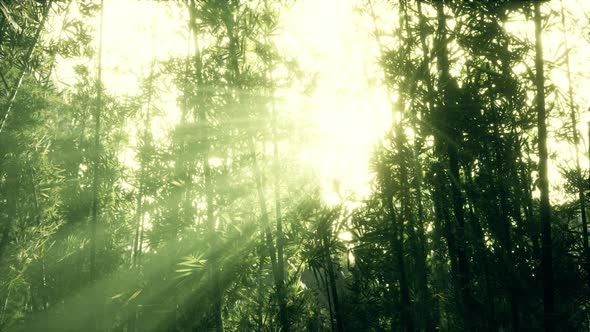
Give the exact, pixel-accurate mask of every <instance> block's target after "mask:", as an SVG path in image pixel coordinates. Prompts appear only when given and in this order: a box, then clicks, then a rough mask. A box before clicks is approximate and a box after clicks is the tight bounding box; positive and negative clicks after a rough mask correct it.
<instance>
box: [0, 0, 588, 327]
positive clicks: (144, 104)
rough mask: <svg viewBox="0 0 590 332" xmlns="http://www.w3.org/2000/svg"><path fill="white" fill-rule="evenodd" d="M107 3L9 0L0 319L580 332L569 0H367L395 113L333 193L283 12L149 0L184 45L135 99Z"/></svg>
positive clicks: (579, 110)
mask: <svg viewBox="0 0 590 332" xmlns="http://www.w3.org/2000/svg"><path fill="white" fill-rule="evenodd" d="M105 2H106V5H110V6H115V7H116V6H117V2H116V1H104V0H100V1H99V0H96V1H78V0H47V1H32V0H21V1H10V0H8V1H2V2H0V11H1V13H2V15H1V16H0V77H1V81H2V82H1V84H0V95H1V96H0V107H1V110H0V111H1V112H2V113H1V114H0V121H1V122H0V330H3V331H121V332H123V331H127V332H135V331H338V332H342V331H537V330H545V331H581V330H587V329H588V328H590V307H589V305H590V302H589V300H590V296H589V292H590V256H589V255H590V252H589V248H588V229H587V214H586V207H587V204H588V196H589V193H590V181H589V172H588V165H589V162H588V161H589V159H588V155H587V152H590V151H588V135H587V134H588V133H585V132H584V130H582V129H583V128H586V127H585V125H586V124H584V123H582V122H581V121H582V119H584V116H585V114H586V113H585V107H586V105H585V104H584V103H585V102H586V103H587V100H586V99H585V98H586V97H585V93H586V91H585V89H586V87H580V86H579V84H576V80H577V78H580V77H582V76H583V77H585V76H584V75H585V74H586V75H587V73H584V72H583V69H581V68H577V67H576V66H577V64H576V63H574V61H573V60H572V59H573V54H574V53H575V52H576V50H578V49H584V48H585V49H588V48H587V47H588V45H587V44H588V43H590V38H588V36H590V34H589V31H588V26H589V24H590V22H588V19H587V18H586V21H585V22H582V21H579V20H573V17H574V12H575V11H576V10H580V8H578V7H577V6H578V5H577V2H576V1H575V0H562V1H561V2H559V1H551V2H549V1H547V2H542V1H428V0H418V1H404V0H397V1H393V0H390V1H386V0H363V1H358V2H357V3H356V11H355V15H358V16H359V17H361V18H362V20H363V21H364V22H369V25H370V26H371V33H370V34H368V35H367V36H366V38H372V40H373V42H374V43H375V45H377V47H378V49H379V56H378V58H376V59H375V62H376V64H377V66H378V68H379V74H380V75H379V76H380V79H379V84H382V85H383V86H384V87H385V88H386V89H387V92H388V96H389V103H390V107H391V112H392V116H391V118H392V121H391V125H390V126H389V129H388V130H387V132H386V133H384V135H382V137H381V139H380V143H379V144H378V145H377V146H376V147H375V149H374V152H373V154H372V160H371V169H370V172H371V174H372V175H373V180H372V181H371V183H370V186H371V193H370V195H368V196H367V197H363V198H361V199H357V200H355V199H353V198H351V197H352V196H350V197H349V196H342V197H340V202H339V203H338V204H328V203H326V202H325V201H324V200H323V199H322V195H321V192H322V188H321V186H322V185H321V179H320V178H319V175H318V174H317V172H316V171H314V170H313V169H312V168H311V167H310V166H309V165H308V164H306V163H305V162H303V161H302V160H301V159H300V158H298V157H297V156H298V155H299V154H298V153H299V151H300V148H301V145H302V144H303V142H306V141H309V140H310V132H309V129H308V128H306V127H307V125H308V123H306V120H304V119H302V117H301V116H300V115H299V113H297V112H293V111H292V109H291V108H289V107H288V106H289V105H287V103H288V99H286V98H284V95H283V94H282V93H281V92H282V91H287V90H288V91H297V93H299V94H301V95H305V94H310V93H312V91H313V90H314V73H313V72H309V71H307V69H306V68H305V67H304V66H303V65H301V64H300V62H299V61H298V57H297V54H286V53H284V52H282V51H281V50H280V48H278V47H277V45H276V36H277V35H278V34H279V33H280V31H281V29H282V22H283V20H284V17H285V14H286V13H287V12H288V11H289V10H291V8H293V7H294V6H296V5H297V1H287V0H248V1H247V0H185V1H167V2H163V3H162V6H163V8H164V7H166V8H168V9H172V11H170V12H173V13H176V14H177V15H179V16H178V17H172V18H169V19H170V20H173V21H176V23H177V25H178V27H179V29H180V30H182V32H181V33H180V35H178V36H169V38H184V39H183V43H184V45H186V51H185V54H184V55H183V56H178V57H177V56H171V57H169V58H167V59H156V58H154V59H152V60H151V61H150V66H149V70H148V71H147V72H145V73H144V74H143V75H142V76H141V77H138V80H139V81H140V84H139V86H140V88H139V92H138V93H137V94H134V95H125V96H121V95H116V94H114V93H112V92H111V90H109V87H108V86H106V85H105V83H104V79H103V73H104V68H103V64H102V57H103V56H104V51H103V45H104V43H108V42H109V41H108V40H106V39H105V36H104V35H103V30H104V29H105V26H108V25H109V21H108V20H105V19H104V6H105ZM338 5H339V2H337V1H334V2H333V6H338ZM166 13H167V12H166ZM162 15H165V14H164V12H163V14H162ZM325 15H326V16H329V15H330V13H325ZM586 17H588V16H586ZM513 22H518V24H519V26H520V27H522V29H521V30H514V29H511V28H510V25H511V24H513ZM156 29H157V27H156ZM527 29H528V30H527ZM526 31H531V32H532V33H528V34H527V33H526ZM549 32H551V33H556V32H558V33H560V34H561V38H560V40H559V43H561V44H560V47H559V48H558V50H559V52H558V53H557V55H548V54H547V53H546V52H545V53H544V50H546V49H547V45H548V44H547V43H548V41H547V39H546V36H547V35H548V33H549ZM576 36H586V37H587V38H586V39H584V38H576ZM550 42H555V41H554V40H553V41H550ZM150 43H153V41H149V40H146V41H144V44H145V45H150ZM582 44H583V45H582ZM146 47H147V46H146ZM156 47H157V46H156ZM68 59H78V60H80V59H82V60H84V61H82V62H78V64H77V65H75V66H74V68H73V71H74V73H75V76H76V83H75V84H73V85H63V84H59V82H58V79H59V77H58V76H59V74H60V73H59V71H58V70H57V68H58V67H59V62H60V61H67V60H68ZM556 73H561V76H560V77H565V79H554V78H555V77H558V76H559V75H558V74H556ZM56 77H57V78H56ZM170 91H173V92H174V94H173V96H174V101H173V104H174V108H175V109H176V110H177V113H178V114H177V116H176V120H174V121H171V120H169V119H170V114H171V112H173V111H172V110H171V106H170V103H166V98H168V97H169V96H170V95H171V93H170ZM367 107H370V106H369V105H367ZM162 124H167V125H168V127H167V128H168V129H167V130H164V131H162V130H156V128H160V127H161V126H162ZM343 134H345V133H343ZM556 145H558V146H559V148H556ZM568 149H569V150H571V151H573V153H570V154H568V157H566V156H565V153H564V152H562V151H565V150H568ZM334 162H335V163H338V162H339V161H338V160H335V161H334ZM551 164H555V165H558V166H559V167H558V168H559V169H558V172H557V173H556V171H552V169H553V168H552V167H551V166H550V165H551ZM556 174H559V175H558V177H560V178H561V179H562V181H557V179H556V178H555V177H557V175H556ZM344 234H347V235H348V236H343V235H344Z"/></svg>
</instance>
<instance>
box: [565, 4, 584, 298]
mask: <svg viewBox="0 0 590 332" xmlns="http://www.w3.org/2000/svg"><path fill="white" fill-rule="evenodd" d="M561 27H562V29H563V43H564V46H565V68H566V75H567V82H568V89H567V94H568V100H569V106H570V120H571V122H572V123H571V126H572V137H573V139H574V153H575V156H574V160H575V163H576V175H577V177H576V178H577V180H578V181H579V183H576V185H577V187H578V200H579V201H580V215H581V218H582V245H583V248H584V267H585V268H586V274H587V275H588V280H587V281H588V286H589V287H590V251H589V249H588V220H587V219H586V200H585V198H584V187H585V186H584V181H583V180H582V169H581V167H580V154H579V150H578V146H579V144H580V138H579V135H578V128H577V126H578V120H577V114H576V113H577V112H576V106H575V101H574V88H573V86H572V74H571V68H570V49H569V45H568V40H567V33H566V31H565V29H566V26H565V13H564V11H563V0H562V1H561Z"/></svg>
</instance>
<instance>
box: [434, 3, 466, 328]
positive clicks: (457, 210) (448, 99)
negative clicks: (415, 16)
mask: <svg viewBox="0 0 590 332" xmlns="http://www.w3.org/2000/svg"><path fill="white" fill-rule="evenodd" d="M436 11H437V21H438V32H437V38H436V40H437V42H438V46H437V47H436V49H437V52H436V54H437V67H438V70H439V73H440V77H439V92H440V93H442V95H443V96H442V98H441V100H442V105H440V106H441V107H440V108H439V110H438V111H437V112H438V113H439V114H438V115H437V117H438V118H439V120H440V123H439V124H440V127H439V128H436V127H435V130H440V131H442V133H443V134H445V136H447V139H448V141H447V142H446V144H445V145H446V153H447V157H448V162H449V168H448V175H449V180H450V187H451V201H452V208H453V214H454V217H455V218H454V219H455V221H456V228H455V230H456V235H455V239H456V250H457V268H458V281H459V287H460V291H461V299H462V305H461V307H462V313H463V324H464V329H465V330H471V329H472V319H474V318H475V317H472V311H473V305H474V304H475V301H474V300H473V299H472V295H471V290H470V286H469V285H470V277H469V266H468V260H467V254H466V250H467V248H466V247H467V246H466V244H467V243H466V241H465V216H464V209H463V196H462V193H461V189H460V181H461V179H460V176H459V155H458V149H457V144H459V142H458V140H459V139H460V135H459V134H458V133H457V130H456V129H454V128H453V126H454V125H455V124H454V123H452V122H453V121H452V118H453V116H454V114H455V112H456V110H455V108H456V107H455V106H454V105H453V103H454V102H455V100H454V98H455V97H456V96H454V93H455V91H453V90H454V89H455V87H454V83H453V82H452V81H451V77H450V74H449V60H448V51H447V37H446V17H445V13H444V6H443V3H442V2H437V3H436ZM443 111H444V113H445V114H442V112H443ZM440 136H441V135H440V134H439V135H436V134H435V141H438V144H440V143H441V140H443V139H444V138H445V137H444V136H443V137H440ZM435 144H436V143H435ZM449 249H450V248H449Z"/></svg>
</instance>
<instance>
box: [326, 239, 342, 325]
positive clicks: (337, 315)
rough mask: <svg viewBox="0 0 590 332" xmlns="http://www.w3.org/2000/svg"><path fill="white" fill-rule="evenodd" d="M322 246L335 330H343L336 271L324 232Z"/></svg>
mask: <svg viewBox="0 0 590 332" xmlns="http://www.w3.org/2000/svg"><path fill="white" fill-rule="evenodd" d="M323 246H324V256H325V260H326V262H325V264H326V268H327V271H328V281H329V282H328V284H329V286H330V291H331V293H332V301H333V306H334V319H335V320H336V331H337V332H344V321H343V317H342V309H341V308H340V300H339V298H338V289H337V287H336V279H337V277H336V272H335V271H334V266H333V262H332V257H331V255H330V245H329V239H328V234H324V237H323Z"/></svg>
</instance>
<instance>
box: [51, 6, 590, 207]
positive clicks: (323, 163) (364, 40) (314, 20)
mask: <svg viewBox="0 0 590 332" xmlns="http://www.w3.org/2000/svg"><path fill="white" fill-rule="evenodd" d="M358 3H359V1H355V0H304V1H297V2H295V3H294V5H293V6H292V8H291V9H290V10H289V12H287V13H286V14H285V17H284V19H283V30H282V33H281V34H280V35H279V36H277V39H276V42H277V44H278V47H279V48H280V49H281V50H282V51H283V52H286V53H287V54H291V55H294V56H296V59H297V61H298V62H299V63H300V65H301V66H302V67H303V68H304V70H306V72H308V73H309V75H317V89H316V90H314V91H313V92H312V93H311V95H308V96H302V95H301V94H300V93H299V92H296V91H295V90H293V91H287V92H283V93H282V94H283V95H284V97H285V99H286V101H287V103H290V104H292V105H288V106H287V108H293V107H299V108H301V109H297V110H294V111H295V112H301V113H303V114H305V115H304V116H302V117H301V118H305V119H311V121H310V124H307V123H305V124H303V123H302V124H301V125H302V126H307V125H309V126H310V127H311V128H313V130H314V131H315V132H316V134H315V135H311V136H310V137H313V138H312V139H310V140H308V141H307V143H306V144H305V145H304V146H303V147H302V150H301V151H300V152H299V154H300V156H301V157H300V158H301V159H302V161H304V162H306V163H307V164H309V165H310V166H311V167H313V168H314V169H315V170H316V171H317V172H318V174H319V178H320V179H321V181H322V188H323V197H324V200H325V201H326V202H328V203H338V202H340V201H341V200H342V198H343V197H344V196H347V195H349V194H353V195H355V196H357V197H358V198H361V197H363V196H364V195H366V194H368V193H369V187H368V181H369V180H370V173H369V165H368V163H369V159H370V155H371V152H372V150H373V147H374V146H375V144H376V143H377V142H378V140H379V138H380V137H381V136H382V134H383V133H384V132H385V130H386V129H387V128H388V127H390V125H391V121H392V119H391V108H390V103H389V101H388V96H387V91H386V89H385V88H384V87H383V86H376V85H378V84H375V83H374V82H379V81H380V80H379V75H380V74H379V72H380V70H379V68H378V67H377V66H376V64H375V59H376V57H377V56H378V54H379V49H378V47H377V43H376V41H375V40H374V38H373V37H372V35H371V31H370V30H371V28H372V27H371V25H363V24H358V14H356V13H355V12H354V8H355V5H357V4H358ZM568 3H569V5H571V6H573V7H572V8H579V7H580V6H582V7H583V8H584V9H589V8H586V7H590V5H588V4H584V3H583V2H582V3H580V2H578V1H573V2H566V4H568ZM559 6H560V3H559V2H555V3H552V7H554V8H553V9H554V10H559V9H560V8H559ZM104 11H105V12H104V16H105V22H106V24H105V27H104V45H103V48H104V53H103V81H104V84H105V86H106V87H107V88H108V89H109V91H110V92H111V93H113V94H116V95H125V94H130V95H131V94H135V93H137V92H138V91H139V81H138V78H139V77H145V76H147V73H149V70H150V65H151V63H152V61H154V60H158V59H167V58H169V57H171V56H180V57H181V56H184V55H186V54H187V46H188V45H187V36H186V24H185V22H186V17H185V16H186V14H185V11H184V10H183V9H182V8H179V7H178V6H176V5H170V4H169V3H166V2H162V1H137V0H105V5H104ZM585 11H586V10H581V11H577V12H578V13H580V15H582V14H581V13H583V12H585ZM574 12H576V11H575V10H574ZM328 13H329V14H328ZM580 19H583V17H580ZM387 20H389V21H391V18H390V17H388V18H387ZM380 23H383V22H380ZM389 24H391V22H390V23H389ZM557 26H559V27H557ZM560 28H561V26H560V25H556V27H553V28H552V29H548V31H546V33H545V35H544V38H545V48H546V58H552V57H553V58H554V57H555V55H556V54H559V52H560V50H559V49H556V48H555V45H560V44H561V43H557V42H554V41H555V40H559V39H561V38H563V37H562V36H563V35H562V33H561V31H560V30H559V29H560ZM507 29H508V30H509V31H511V32H513V33H514V34H515V35H519V36H520V37H521V38H529V39H531V40H532V37H533V33H534V29H533V27H532V23H530V22H528V23H527V22H523V21H516V22H509V23H508V24H507ZM573 38H574V37H572V39H573ZM576 38H580V37H579V36H577V37H576ZM95 39H96V40H97V39H98V38H95ZM571 43H573V41H571V42H570V44H571ZM582 45H587V44H586V43H582ZM586 47H587V46H586ZM561 51H563V50H561ZM588 52H590V50H589V49H584V50H578V51H577V52H573V53H572V54H571V61H572V68H587V64H588V59H587V54H588ZM60 68H61V69H60V70H58V71H57V72H58V73H59V79H60V81H61V82H64V83H66V84H67V83H69V84H71V83H73V82H74V80H75V77H74V75H73V72H72V69H71V68H72V63H71V62H68V61H62V62H61V66H60ZM558 68H559V69H558V70H562V68H561V67H558ZM521 69H523V70H524V69H525V68H521ZM516 70H518V69H516ZM558 70H556V71H550V70H549V71H548V74H549V75H551V77H552V80H553V81H554V82H556V83H557V84H558V85H559V86H560V87H561V88H562V89H564V90H565V89H566V88H567V87H566V85H565V84H566V83H565V79H564V78H563V77H562V76H563V73H562V72H559V71H558ZM586 76H587V75H583V73H579V74H575V75H574V81H575V82H576V85H575V86H574V89H577V90H578V91H579V89H580V87H583V86H588V84H589V83H590V82H589V81H588V78H587V77H586ZM559 77H562V79H559ZM369 82H372V83H369ZM164 91H168V92H167V93H163V94H162V95H161V96H160V98H159V99H160V100H159V101H158V104H157V105H154V106H156V107H158V108H159V109H161V110H163V112H162V114H161V115H159V116H158V118H156V119H155V121H154V122H153V128H152V129H153V133H154V136H155V140H156V141H158V140H160V141H161V142H164V141H165V140H166V139H167V133H168V131H169V130H170V129H171V128H173V126H174V125H175V124H176V123H177V121H178V116H179V110H178V106H177V102H176V100H177V95H176V92H175V91H171V90H170V89H168V90H166V89H164ZM579 95H580V94H579V93H578V94H576V96H579ZM548 98H549V100H550V97H548ZM302 100H303V102H302ZM578 102H579V104H580V105H585V106H584V107H583V109H587V108H588V107H587V105H589V103H590V102H589V101H588V100H587V99H580V100H579V101H578ZM294 105H296V106H294ZM550 106H551V105H550ZM581 114H582V118H581V119H580V120H581V121H579V126H580V128H579V129H580V130H581V131H582V132H583V130H584V126H585V125H586V122H587V121H588V120H590V117H589V116H588V114H586V113H584V112H581ZM550 125H551V126H553V127H557V126H558V125H557V124H556V123H551V124H550ZM555 129H556V128H553V130H555ZM131 143H132V144H133V139H132V142H131ZM548 143H549V148H550V152H554V153H558V154H559V155H560V160H557V161H550V173H551V174H552V176H551V178H552V179H553V183H552V184H553V186H552V187H553V188H558V185H561V183H558V182H559V181H558V180H556V179H559V178H560V176H559V171H558V168H559V167H562V166H564V165H570V164H571V163H572V160H573V151H569V150H571V149H570V148H569V147H566V145H565V144H562V143H560V142H558V141H557V140H556V139H555V137H554V136H552V135H550V137H549V142H548ZM568 146H569V145H568ZM568 149H569V150H568ZM566 150H567V151H566ZM585 150H587V147H585V142H582V151H585ZM581 155H584V154H581ZM121 158H122V159H123V160H124V161H125V163H126V164H128V165H130V166H133V165H137V163H136V162H135V160H134V159H135V156H134V154H133V149H131V148H130V149H128V152H126V153H123V154H122V155H121ZM585 158H586V157H585V156H583V157H582V162H587V159H585ZM559 196H561V195H552V200H554V201H556V202H558V201H560V199H559Z"/></svg>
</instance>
